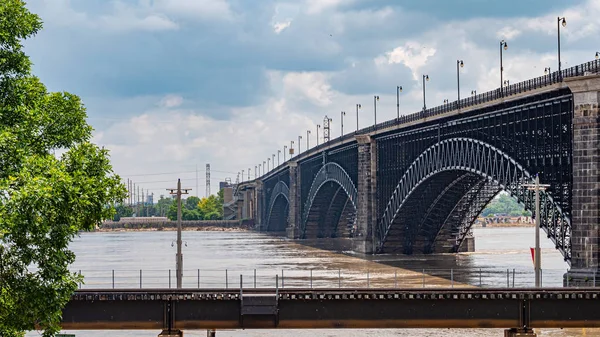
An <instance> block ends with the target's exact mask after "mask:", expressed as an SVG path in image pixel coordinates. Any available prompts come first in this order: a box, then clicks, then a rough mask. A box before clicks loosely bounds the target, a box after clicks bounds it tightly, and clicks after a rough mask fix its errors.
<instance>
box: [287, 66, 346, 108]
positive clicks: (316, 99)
mask: <svg viewBox="0 0 600 337" xmlns="http://www.w3.org/2000/svg"><path fill="white" fill-rule="evenodd" d="M283 85H284V90H285V93H286V95H289V96H291V97H294V98H295V99H298V100H308V101H309V102H310V103H312V104H314V105H317V106H328V105H330V104H331V103H332V101H333V99H334V96H335V94H334V93H333V92H332V90H331V85H330V84H329V82H328V79H327V75H326V74H323V73H319V72H302V73H296V72H291V73H287V74H285V75H283Z"/></svg>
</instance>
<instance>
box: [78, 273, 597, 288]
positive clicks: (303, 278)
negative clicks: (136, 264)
mask: <svg viewBox="0 0 600 337" xmlns="http://www.w3.org/2000/svg"><path fill="white" fill-rule="evenodd" d="M74 272H75V273H79V274H81V275H83V276H84V282H83V283H82V284H80V289H150V288H152V289H155V288H164V289H173V288H175V287H176V274H175V270H174V269H167V270H144V269H142V270H78V271H74ZM565 275H566V277H565ZM563 278H564V279H565V282H566V283H567V285H568V282H569V281H570V280H571V277H569V276H568V272H565V271H564V270H563V269H545V270H542V287H562V286H563ZM240 282H242V287H244V288H275V287H276V286H278V287H280V288H320V289H323V288H332V289H336V288H338V289H341V288H407V287H409V288H461V287H482V288H497V287H507V288H530V287H533V286H534V283H535V274H534V271H533V269H522V268H512V269H510V268H509V269H486V268H481V269H475V270H474V269H422V270H406V269H396V270H391V269H388V270H380V269H378V270H366V271H364V272H363V271H353V270H342V269H328V270H323V269H310V270H285V269H281V270H257V269H252V270H231V269H223V270H207V269H186V270H184V272H183V288H187V289H229V288H236V287H238V288H239V286H240ZM599 282H600V280H599ZM589 283H590V286H593V285H594V284H596V280H595V279H594V280H592V279H590V280H589Z"/></svg>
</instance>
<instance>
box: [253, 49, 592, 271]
mask: <svg viewBox="0 0 600 337" xmlns="http://www.w3.org/2000/svg"><path fill="white" fill-rule="evenodd" d="M599 70H600V61H593V62H589V63H586V64H583V65H579V66H576V67H572V68H569V69H565V70H562V71H561V72H560V73H558V72H555V73H552V74H549V75H547V76H543V77H539V78H535V79H531V80H528V81H524V82H520V83H516V84H513V85H511V86H509V87H505V88H502V89H496V90H493V91H491V92H487V93H483V94H480V95H477V96H474V97H469V98H466V99H462V100H461V101H459V102H452V103H450V104H445V105H443V106H440V107H435V108H432V109H429V110H424V111H421V112H418V113H415V114H411V115H405V116H401V117H400V118H396V119H393V120H390V121H386V122H383V123H380V124H378V125H374V126H370V127H367V128H365V129H361V130H357V131H355V132H354V133H351V134H347V135H344V136H342V137H340V138H337V139H333V140H331V141H328V142H327V143H325V144H321V145H319V146H316V147H313V148H311V149H309V150H308V151H305V152H304V153H301V154H300V155H298V156H296V157H293V158H291V159H290V160H288V161H286V162H285V163H283V164H282V165H279V166H278V167H276V168H274V169H273V170H272V171H270V172H267V173H266V174H264V175H263V176H261V177H258V178H257V179H256V180H254V181H251V182H247V183H245V184H246V185H248V186H250V185H252V188H254V189H255V191H256V193H254V194H253V195H254V196H255V198H256V200H255V201H256V202H255V203H254V204H257V205H259V206H258V207H257V210H256V212H255V214H254V217H255V218H256V219H257V220H258V222H259V223H261V224H262V226H261V228H263V229H266V230H269V231H271V230H273V231H275V230H281V228H282V227H283V226H286V231H287V235H288V236H289V237H290V238H295V239H308V238H329V239H331V238H347V239H350V240H353V242H354V250H355V251H356V252H361V253H403V254H417V253H425V254H427V253H439V252H458V251H461V250H464V249H465V244H464V242H465V238H466V237H467V234H468V233H469V232H470V230H471V227H472V225H473V223H474V221H475V220H476V219H477V217H478V216H479V214H480V213H481V212H482V210H483V209H484V208H485V206H486V205H487V204H488V203H489V202H490V201H491V200H492V199H493V198H494V197H495V196H496V195H497V194H498V193H499V192H500V191H506V192H508V193H510V194H511V195H512V196H513V197H515V198H516V199H517V200H518V201H519V202H520V203H521V204H523V206H524V208H525V209H528V210H534V209H535V207H534V193H533V192H532V191H530V190H528V189H526V188H524V186H523V185H524V184H529V183H532V182H533V179H534V178H535V177H536V176H539V178H540V182H541V183H542V184H548V185H549V188H548V189H547V190H546V191H545V192H543V193H542V195H541V208H540V214H539V218H540V219H541V227H542V228H543V229H544V231H545V233H546V235H547V237H548V238H549V239H550V240H552V242H553V243H554V246H555V247H556V249H557V250H558V251H560V253H561V254H562V255H563V257H564V259H565V261H567V262H568V263H569V264H570V266H571V268H572V271H573V270H580V271H582V273H583V274H585V273H588V274H589V271H590V270H592V271H593V272H594V273H596V271H597V270H599V268H598V267H599V262H598V260H599V256H600V248H599V247H600V240H599V238H600V231H598V230H597V226H598V223H600V192H599V190H600V183H599V182H600V146H598V144H600V112H599V108H598V107H599V106H600V75H597V74H598V73H599ZM286 187H287V189H286ZM286 212H287V213H286ZM534 216H538V215H534ZM281 219H286V220H285V224H284V221H282V220H281ZM275 223H277V225H275ZM586 275H587V274H586Z"/></svg>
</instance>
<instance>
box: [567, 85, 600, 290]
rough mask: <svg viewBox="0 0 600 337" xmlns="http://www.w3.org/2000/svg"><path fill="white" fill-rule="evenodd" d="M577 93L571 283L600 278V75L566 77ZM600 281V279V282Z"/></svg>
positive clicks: (569, 276) (583, 284) (569, 282)
mask: <svg viewBox="0 0 600 337" xmlns="http://www.w3.org/2000/svg"><path fill="white" fill-rule="evenodd" d="M565 82H566V84H567V85H568V86H569V88H570V89H571V91H572V92H573V103H574V108H575V110H574V115H573V205H572V207H573V212H572V217H571V231H572V232H571V269H570V270H569V273H568V274H567V275H566V277H565V282H564V283H565V285H566V284H567V277H568V278H569V280H568V284H569V286H594V284H593V282H594V281H593V280H596V279H599V278H600V277H598V275H599V273H598V271H599V268H598V267H599V265H598V253H599V248H600V247H599V242H598V238H599V230H598V229H599V228H598V226H600V210H599V208H600V109H599V106H600V75H590V76H580V77H572V78H565ZM597 282H598V283H600V280H598V281H597Z"/></svg>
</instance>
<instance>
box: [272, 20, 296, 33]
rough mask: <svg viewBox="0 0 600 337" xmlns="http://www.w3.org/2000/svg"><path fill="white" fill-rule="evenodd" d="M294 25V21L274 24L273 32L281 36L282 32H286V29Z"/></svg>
mask: <svg viewBox="0 0 600 337" xmlns="http://www.w3.org/2000/svg"><path fill="white" fill-rule="evenodd" d="M291 24H292V21H291V20H289V21H285V22H276V23H274V24H273V31H274V32H275V34H279V33H281V32H282V31H284V30H285V29H286V28H288V27H289V26H290V25H291Z"/></svg>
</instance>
